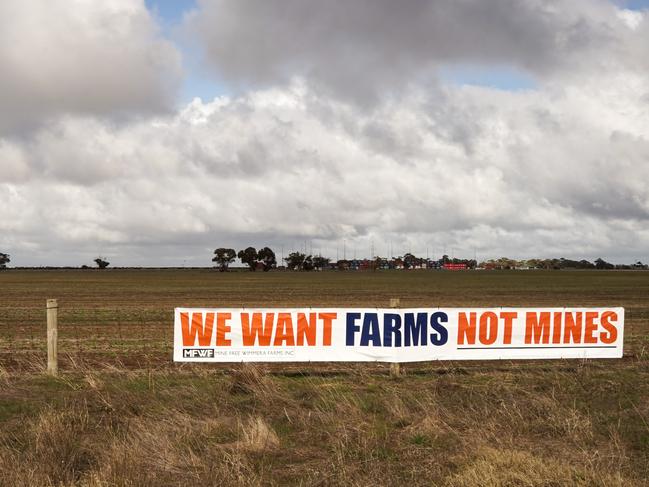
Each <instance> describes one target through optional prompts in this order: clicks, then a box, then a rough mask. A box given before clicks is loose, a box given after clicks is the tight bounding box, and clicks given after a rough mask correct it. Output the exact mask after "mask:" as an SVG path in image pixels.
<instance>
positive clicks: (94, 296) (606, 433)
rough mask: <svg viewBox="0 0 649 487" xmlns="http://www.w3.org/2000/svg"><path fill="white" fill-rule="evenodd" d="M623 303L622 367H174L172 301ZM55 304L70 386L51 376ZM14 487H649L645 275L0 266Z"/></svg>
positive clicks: (3, 412) (0, 344) (7, 461)
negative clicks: (48, 302) (399, 374)
mask: <svg viewBox="0 0 649 487" xmlns="http://www.w3.org/2000/svg"><path fill="white" fill-rule="evenodd" d="M393 297H398V298H400V299H401V304H402V306H466V305H471V306H597V305H602V306H624V307H625V308H626V330H625V357H624V358H623V359H621V360H599V361H576V360H573V361H548V362H489V363H428V364H421V365H411V366H409V367H408V368H407V370H406V371H407V374H406V375H405V376H404V377H403V378H398V379H392V378H390V377H389V376H388V374H387V367H385V366H383V365H380V364H379V365H375V364H369V365H368V364H366V365H357V364H347V365H345V364H343V365H336V366H329V365H326V364H322V365H308V366H305V365H286V366H284V365H282V366H272V367H270V366H263V365H262V366H258V367H250V366H248V367H242V366H240V365H225V366H214V365H203V366H188V365H182V366H181V365H174V364H173V363H171V341H172V318H173V316H172V310H173V308H174V307H175V306H210V307H217V306H386V305H387V304H388V302H389V299H390V298H393ZM46 298H57V299H58V300H59V305H60V307H61V309H60V313H59V321H60V324H59V334H60V341H59V343H60V345H59V350H60V354H61V370H62V375H61V377H60V378H59V379H50V378H46V377H44V376H43V375H42V374H41V371H42V370H43V369H44V363H45V352H44V350H45V341H44V337H45V299H46ZM0 386H1V387H0V485H7V486H13V485H95V486H99V485H151V486H153V485H179V484H186V483H190V482H191V483H202V484H204V485H287V484H289V485H399V484H405V483H408V484H414V485H649V482H648V480H647V479H649V272H613V271H611V272H596V271H581V272H567V271H554V272H546V271H528V272H481V271H475V272H458V273H452V272H428V271H412V272H399V271H396V272H395V271H392V272H374V273H372V272H368V273H340V272H327V273H310V274H309V273H303V274H298V273H280V272H276V273H272V272H271V273H248V272H233V273H228V274H220V273H217V272H213V271H208V270H160V271H154V270H146V271H127V270H108V271H15V270H10V271H4V272H0Z"/></svg>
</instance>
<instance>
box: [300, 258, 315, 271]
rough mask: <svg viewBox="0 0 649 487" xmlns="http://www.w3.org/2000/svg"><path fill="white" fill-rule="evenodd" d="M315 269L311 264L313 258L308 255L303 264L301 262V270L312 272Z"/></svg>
mask: <svg viewBox="0 0 649 487" xmlns="http://www.w3.org/2000/svg"><path fill="white" fill-rule="evenodd" d="M314 268H315V265H314V264H313V257H312V256H310V255H307V256H306V257H305V258H304V262H302V270H303V271H312V270H313V269H314Z"/></svg>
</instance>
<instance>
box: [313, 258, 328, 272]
mask: <svg viewBox="0 0 649 487" xmlns="http://www.w3.org/2000/svg"><path fill="white" fill-rule="evenodd" d="M330 260H331V259H329V258H327V257H322V256H321V255H316V256H315V257H314V258H313V267H315V268H316V269H319V270H322V269H324V268H325V267H327V266H328V265H329V262H330Z"/></svg>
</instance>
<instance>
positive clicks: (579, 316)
mask: <svg viewBox="0 0 649 487" xmlns="http://www.w3.org/2000/svg"><path fill="white" fill-rule="evenodd" d="M623 335H624V308H412V309H392V308H384V309H376V308H285V309H275V308H264V309H247V308H237V309H190V308H176V310H175V323H174V361H177V362H370V361H378V362H418V361H429V360H498V359H507V360H514V359H559V358H619V357H622V345H623V338H624V337H623Z"/></svg>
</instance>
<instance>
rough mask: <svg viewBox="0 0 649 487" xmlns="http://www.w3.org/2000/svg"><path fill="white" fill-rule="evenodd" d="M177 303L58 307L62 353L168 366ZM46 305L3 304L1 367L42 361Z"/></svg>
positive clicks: (631, 343) (642, 328)
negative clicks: (165, 306)
mask: <svg viewBox="0 0 649 487" xmlns="http://www.w3.org/2000/svg"><path fill="white" fill-rule="evenodd" d="M647 304H648V306H647V307H634V308H627V309H626V311H625V337H624V355H625V358H626V359H632V358H641V359H646V358H647V357H649V302H648V303H647ZM173 318H174V316H173V309H163V310H157V309H138V308H120V309H116V308H101V307H98V308H88V309H74V308H72V309H71V308H65V307H61V308H59V313H58V323H59V324H58V353H59V363H60V364H61V368H62V369H65V368H66V367H67V366H69V365H77V366H78V365H84V366H87V367H90V368H93V367H113V366H115V367H125V368H145V367H146V368H148V367H160V366H169V365H171V364H172V356H173ZM46 358H47V334H46V311H45V307H43V308H40V309H37V308H30V307H0V368H3V369H9V370H12V369H14V370H21V369H36V368H39V367H41V366H42V367H44V365H43V364H44V363H45V360H46Z"/></svg>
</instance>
